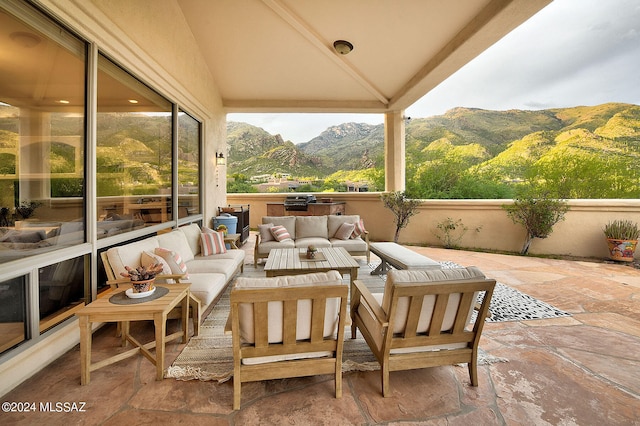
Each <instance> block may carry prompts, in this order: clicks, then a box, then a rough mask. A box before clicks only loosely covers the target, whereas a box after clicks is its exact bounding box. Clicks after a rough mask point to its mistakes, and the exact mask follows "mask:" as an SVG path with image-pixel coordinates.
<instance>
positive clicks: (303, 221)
mask: <svg viewBox="0 0 640 426" xmlns="http://www.w3.org/2000/svg"><path fill="white" fill-rule="evenodd" d="M331 235H333V234H331ZM300 238H324V239H329V233H328V230H327V216H298V217H297V218H296V240H298V239H300Z"/></svg>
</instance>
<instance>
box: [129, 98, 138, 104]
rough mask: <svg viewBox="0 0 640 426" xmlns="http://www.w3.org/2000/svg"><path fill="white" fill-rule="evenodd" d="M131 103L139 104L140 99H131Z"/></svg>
mask: <svg viewBox="0 0 640 426" xmlns="http://www.w3.org/2000/svg"><path fill="white" fill-rule="evenodd" d="M129 103H130V104H137V103H138V101H137V100H136V99H129Z"/></svg>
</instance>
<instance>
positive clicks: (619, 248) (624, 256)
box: [607, 238, 638, 262]
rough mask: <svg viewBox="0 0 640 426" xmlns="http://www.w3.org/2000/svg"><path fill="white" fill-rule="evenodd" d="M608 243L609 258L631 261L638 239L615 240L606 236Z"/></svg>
mask: <svg viewBox="0 0 640 426" xmlns="http://www.w3.org/2000/svg"><path fill="white" fill-rule="evenodd" d="M607 244H608V245H609V258H610V259H612V260H618V261H621V262H633V255H634V253H635V251H636V246H637V245H638V240H617V239H614V238H607Z"/></svg>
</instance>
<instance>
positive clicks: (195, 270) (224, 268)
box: [186, 255, 238, 279]
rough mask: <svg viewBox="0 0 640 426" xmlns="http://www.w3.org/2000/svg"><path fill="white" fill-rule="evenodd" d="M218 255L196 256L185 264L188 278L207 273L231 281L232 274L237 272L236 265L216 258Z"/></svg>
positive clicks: (227, 260)
mask: <svg viewBox="0 0 640 426" xmlns="http://www.w3.org/2000/svg"><path fill="white" fill-rule="evenodd" d="M217 256H218V255H212V256H206V257H202V256H198V257H196V258H194V259H193V260H190V261H189V262H187V263H186V265H187V270H188V271H189V276H190V277H191V276H193V274H201V273H207V272H215V273H217V274H224V276H225V277H227V279H231V277H233V274H234V273H235V272H236V271H237V270H238V264H237V263H235V262H231V261H229V259H223V258H218V257H217Z"/></svg>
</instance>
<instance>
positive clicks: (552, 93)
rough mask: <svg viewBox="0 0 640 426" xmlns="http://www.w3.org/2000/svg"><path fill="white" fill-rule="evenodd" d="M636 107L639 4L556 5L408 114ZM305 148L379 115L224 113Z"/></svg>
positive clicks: (629, 0) (600, 0)
mask: <svg viewBox="0 0 640 426" xmlns="http://www.w3.org/2000/svg"><path fill="white" fill-rule="evenodd" d="M606 102H625V103H631V104H638V105H640V1H638V0H555V1H553V2H552V3H551V4H550V5H549V6H547V7H546V8H544V9H543V10H541V11H540V12H539V13H538V14H537V15H535V16H534V17H532V18H531V19H530V20H529V21H527V22H525V23H524V24H523V25H521V26H520V27H518V28H517V29H515V30H514V31H512V32H511V33H510V34H508V35H507V36H506V37H504V38H503V39H502V40H500V41H499V42H498V43H496V44H495V45H493V46H492V47H491V48H489V49H488V50H487V51H485V52H484V53H483V54H482V55H480V56H478V57H477V58H476V59H474V60H473V61H471V62H470V63H468V64H467V65H465V66H464V67H463V68H462V69H460V70H459V71H458V72H457V73H456V74H454V75H452V76H451V77H449V78H448V79H447V80H445V81H444V82H442V83H441V84H440V85H439V86H438V87H436V88H435V89H433V90H432V91H431V92H429V93H428V94H427V95H425V96H424V97H423V98H422V99H420V100H418V101H417V102H416V103H414V104H413V105H412V106H411V107H409V108H408V109H407V110H406V115H407V116H409V117H412V118H423V117H429V116H432V115H440V114H443V113H445V112H446V111H447V110H449V109H451V108H454V107H458V106H463V107H470V108H483V109H491V110H509V109H527V110H537V109H547V108H563V107H572V106H578V105H598V104H602V103H606ZM228 120H229V121H244V122H246V123H250V124H253V125H255V126H258V127H262V128H263V129H265V130H266V131H268V132H269V133H272V134H277V133H279V134H281V135H282V137H283V138H284V139H285V140H290V141H292V142H294V143H301V142H307V141H309V140H310V139H312V138H314V137H315V136H317V135H319V134H320V133H321V132H322V131H324V130H325V129H326V128H327V127H329V126H333V125H336V124H340V123H345V122H351V121H354V122H361V123H370V124H379V123H382V122H383V116H382V115H380V114H229V115H228Z"/></svg>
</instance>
